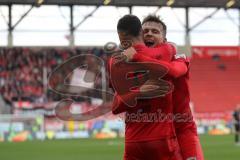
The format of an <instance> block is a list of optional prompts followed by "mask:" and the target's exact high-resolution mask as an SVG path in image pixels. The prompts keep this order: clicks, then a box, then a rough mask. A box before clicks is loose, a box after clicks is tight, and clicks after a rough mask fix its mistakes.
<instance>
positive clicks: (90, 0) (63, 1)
mask: <svg viewBox="0 0 240 160" xmlns="http://www.w3.org/2000/svg"><path fill="white" fill-rule="evenodd" d="M168 1H172V2H174V3H173V4H172V5H171V7H183V8H185V7H218V8H227V7H226V3H227V2H228V1H231V2H233V1H234V2H235V3H233V4H232V5H231V8H240V1H239V0H175V1H174V0H24V1H23V0H0V5H8V4H25V5H27V4H29V5H36V4H38V3H42V4H43V5H95V6H98V5H99V6H101V5H104V4H107V5H111V6H167V2H168Z"/></svg>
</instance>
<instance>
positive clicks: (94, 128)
mask: <svg viewBox="0 0 240 160" xmlns="http://www.w3.org/2000/svg"><path fill="white" fill-rule="evenodd" d="M125 14H134V15H136V16H138V17H139V18H140V19H141V20H142V19H143V18H144V17H146V16H147V15H149V14H156V15H159V16H160V17H161V19H162V20H163V21H164V22H165V23H166V25H167V27H168V31H167V39H168V41H170V42H174V43H176V44H177V46H178V53H184V54H186V55H187V56H188V57H189V58H190V59H191V65H190V93H191V108H192V111H193V113H194V118H195V120H196V123H197V126H198V133H199V134H200V138H201V143H202V145H203V149H204V153H205V156H206V159H207V160H214V159H218V160H221V159H226V160H236V159H237V157H240V152H239V151H240V150H239V149H240V148H239V147H238V143H236V144H235V142H234V134H235V131H234V124H235V120H234V119H233V112H234V110H235V109H236V108H237V107H238V106H240V2H239V0H201V1H190V0H163V1H158V0H148V1H145V0H129V1H126V0H121V1H120V0H119V1H118V0H61V1H58V0H25V1H20V0H0V154H1V157H3V158H5V159H16V158H19V159H43V158H46V159H59V160H61V159H90V160H92V159H98V160H99V159H105V160H106V159H121V157H122V154H123V144H124V139H123V137H124V120H123V115H118V116H114V115H112V114H111V113H107V114H105V115H103V116H101V117H97V118H95V119H92V120H89V121H84V122H79V121H62V120H59V119H58V118H56V116H55V112H54V108H55V106H56V104H57V103H58V102H59V101H60V100H61V99H63V98H66V96H63V95H59V94H57V93H55V92H53V91H51V90H50V89H49V87H48V83H47V82H48V77H49V74H50V73H51V72H52V71H53V69H54V68H56V67H57V66H59V65H60V64H62V63H63V62H65V61H66V60H68V59H69V58H70V57H73V56H76V55H81V54H93V55H96V56H98V57H100V58H102V60H103V61H104V62H105V68H106V62H107V60H108V57H109V56H110V54H109V53H107V52H105V51H104V49H103V46H104V45H105V44H106V43H108V42H114V43H116V44H119V41H118V36H117V31H116V26H117V22H118V19H119V18H121V17H122V16H123V15H125ZM92 63H93V64H94V61H93V62H92ZM103 67H104V66H103ZM84 74H85V70H84V69H77V70H74V72H73V73H71V75H70V76H69V78H68V80H69V82H70V83H71V84H73V85H84V86H86V85H87V86H88V87H89V91H88V90H85V91H84V93H83V94H84V95H85V96H88V98H86V97H71V96H68V97H67V98H72V99H74V100H75V102H76V103H74V105H73V106H72V110H73V111H74V112H76V113H81V112H85V111H88V110H90V109H92V108H94V107H97V106H98V105H99V104H101V103H102V102H103V97H102V95H94V96H92V94H93V93H92V92H91V91H90V90H91V88H100V89H103V90H106V88H107V84H108V82H107V78H106V77H108V76H107V73H106V71H105V70H104V69H103V70H102V72H101V74H100V75H99V76H98V77H97V80H96V81H95V82H94V83H86V82H84V81H83V79H82V75H84ZM10 142H23V143H10ZM63 152H64V153H63Z"/></svg>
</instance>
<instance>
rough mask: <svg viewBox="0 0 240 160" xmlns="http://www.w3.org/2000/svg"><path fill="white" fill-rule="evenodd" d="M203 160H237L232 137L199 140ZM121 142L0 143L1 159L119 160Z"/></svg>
mask: <svg viewBox="0 0 240 160" xmlns="http://www.w3.org/2000/svg"><path fill="white" fill-rule="evenodd" d="M200 138H201V143H202V146H203V150H204V155H205V159H206V160H239V159H240V146H235V145H234V143H233V136H232V135H228V136H208V135H203V136H201V137H200ZM123 148H124V139H107V140H95V139H77V140H52V141H29V142H23V143H9V142H7V143H0V159H1V160H120V159H122V154H123Z"/></svg>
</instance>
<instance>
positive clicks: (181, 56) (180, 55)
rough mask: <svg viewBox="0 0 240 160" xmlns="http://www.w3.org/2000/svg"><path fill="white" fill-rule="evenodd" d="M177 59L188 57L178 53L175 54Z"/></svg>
mask: <svg viewBox="0 0 240 160" xmlns="http://www.w3.org/2000/svg"><path fill="white" fill-rule="evenodd" d="M174 57H175V59H179V58H183V59H187V57H186V55H185V54H176V55H174Z"/></svg>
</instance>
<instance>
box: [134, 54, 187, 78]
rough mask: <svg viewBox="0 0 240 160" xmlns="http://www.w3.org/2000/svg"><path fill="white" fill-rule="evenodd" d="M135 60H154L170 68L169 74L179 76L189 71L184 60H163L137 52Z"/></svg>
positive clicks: (153, 61)
mask: <svg viewBox="0 0 240 160" xmlns="http://www.w3.org/2000/svg"><path fill="white" fill-rule="evenodd" d="M133 60H134V61H137V62H152V63H157V64H159V65H162V66H164V67H166V68H168V69H169V71H168V75H170V76H173V77H174V78H178V77H180V76H182V75H184V74H186V73H187V70H188V67H187V65H186V63H185V62H184V61H179V60H173V61H171V62H166V61H163V60H158V59H154V58H151V57H147V56H144V55H143V54H140V53H136V54H134V56H133Z"/></svg>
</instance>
